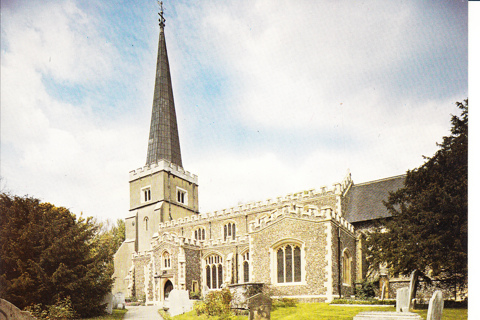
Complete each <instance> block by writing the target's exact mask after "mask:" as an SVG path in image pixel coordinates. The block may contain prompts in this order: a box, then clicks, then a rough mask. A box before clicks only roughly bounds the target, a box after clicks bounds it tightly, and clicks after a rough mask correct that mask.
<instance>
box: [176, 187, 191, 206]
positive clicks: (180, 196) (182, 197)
mask: <svg viewBox="0 0 480 320" xmlns="http://www.w3.org/2000/svg"><path fill="white" fill-rule="evenodd" d="M177 202H178V203H181V204H187V203H188V197H187V191H186V190H183V189H180V188H178V187H177Z"/></svg>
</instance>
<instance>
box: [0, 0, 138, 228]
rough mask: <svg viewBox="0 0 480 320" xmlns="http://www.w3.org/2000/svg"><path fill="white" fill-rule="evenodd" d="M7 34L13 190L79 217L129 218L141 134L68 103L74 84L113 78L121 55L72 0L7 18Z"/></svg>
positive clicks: (7, 143) (5, 162)
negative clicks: (131, 176)
mask: <svg viewBox="0 0 480 320" xmlns="http://www.w3.org/2000/svg"><path fill="white" fill-rule="evenodd" d="M2 33H3V34H2V37H3V40H4V41H5V43H6V44H7V45H6V46H5V47H4V48H3V51H2V82H1V86H2V87H1V89H2V128H1V129H2V147H4V148H6V149H8V150H9V151H10V152H8V153H3V154H2V173H1V175H2V177H3V178H4V180H5V183H6V188H7V189H10V190H12V191H13V192H15V193H17V194H30V195H32V196H35V197H39V198H41V199H43V200H44V201H48V202H52V203H54V204H56V205H59V206H66V207H69V208H71V209H72V210H73V211H74V212H76V213H79V212H80V211H83V212H85V214H86V215H94V216H99V217H104V218H107V217H108V218H111V219H115V218H120V217H123V216H124V215H125V214H126V212H127V210H128V190H127V182H126V180H127V177H128V169H129V167H130V166H131V165H132V163H133V162H134V161H132V153H130V152H131V151H133V152H134V153H135V154H136V153H139V152H140V150H138V149H135V146H136V143H135V141H138V140H140V139H141V138H142V137H141V136H139V135H138V132H139V130H137V129H138V128H136V124H135V123H129V125H128V126H125V125H124V123H122V119H121V117H120V118H118V117H117V119H116V122H111V121H110V119H108V118H107V119H105V118H103V119H102V118H101V117H99V116H98V115H96V114H95V113H94V112H93V111H92V110H93V109H94V108H101V106H99V105H95V104H88V102H87V104H85V103H84V102H81V101H75V102H72V103H70V102H67V99H65V97H63V92H64V91H63V90H69V88H68V87H69V86H71V87H72V89H71V90H73V91H75V92H77V93H78V92H81V91H80V90H81V88H82V87H83V88H85V87H89V86H91V87H93V88H94V87H95V85H96V84H98V83H101V82H104V81H106V80H108V79H110V78H111V77H112V74H113V73H112V72H113V69H112V66H113V62H114V61H115V60H117V59H115V57H116V56H117V52H116V51H115V49H114V48H113V47H112V46H111V45H109V44H108V43H107V41H106V39H104V38H102V36H101V35H100V34H99V33H98V32H97V31H96V29H95V23H94V21H92V19H91V17H90V16H87V15H86V14H85V13H84V12H82V11H81V10H80V9H79V8H78V7H77V6H76V5H75V3H73V2H71V1H66V2H60V3H54V2H46V3H39V2H37V3H32V5H31V6H29V7H26V6H25V7H19V8H16V11H14V12H13V11H12V12H8V14H5V15H3V14H2ZM2 47H3V46H2ZM48 85H49V86H51V87H50V88H48V87H47V86H48ZM65 86H67V87H65ZM89 90H91V89H89ZM89 90H87V91H85V92H86V93H87V94H88V93H89ZM82 98H83V97H82ZM85 100H88V97H87V98H86V99H85ZM74 103H75V104H74ZM140 132H143V131H141V130H140ZM122 145H126V146H127V147H126V148H122ZM133 158H134V159H135V157H133ZM119 172H120V174H119ZM122 172H123V174H121V173H122ZM112 205H113V206H114V207H113V208H112Z"/></svg>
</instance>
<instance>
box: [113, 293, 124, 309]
mask: <svg viewBox="0 0 480 320" xmlns="http://www.w3.org/2000/svg"><path fill="white" fill-rule="evenodd" d="M114 298H115V299H114V302H113V308H114V309H124V308H125V294H124V293H123V292H117V293H115V297H114Z"/></svg>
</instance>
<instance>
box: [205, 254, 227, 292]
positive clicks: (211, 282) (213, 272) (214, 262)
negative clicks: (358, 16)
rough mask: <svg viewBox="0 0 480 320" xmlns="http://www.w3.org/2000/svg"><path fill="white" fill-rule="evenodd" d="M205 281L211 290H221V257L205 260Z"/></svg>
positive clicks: (209, 257) (211, 257) (215, 256)
mask: <svg viewBox="0 0 480 320" xmlns="http://www.w3.org/2000/svg"><path fill="white" fill-rule="evenodd" d="M205 265H206V266H205V280H206V282H207V287H208V288H209V289H219V288H220V287H221V286H222V284H223V260H222V257H220V256H219V255H216V254H214V255H210V256H208V257H207V258H205Z"/></svg>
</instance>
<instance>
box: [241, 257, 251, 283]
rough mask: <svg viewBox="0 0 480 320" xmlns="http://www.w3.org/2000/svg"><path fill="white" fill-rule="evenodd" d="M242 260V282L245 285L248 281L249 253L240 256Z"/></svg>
mask: <svg viewBox="0 0 480 320" xmlns="http://www.w3.org/2000/svg"><path fill="white" fill-rule="evenodd" d="M242 258H243V263H242V266H243V282H244V283H247V282H249V281H250V252H249V251H247V252H245V253H244V254H243V255H242Z"/></svg>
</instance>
